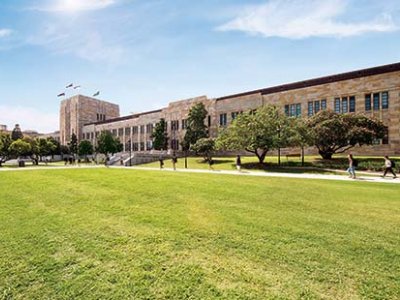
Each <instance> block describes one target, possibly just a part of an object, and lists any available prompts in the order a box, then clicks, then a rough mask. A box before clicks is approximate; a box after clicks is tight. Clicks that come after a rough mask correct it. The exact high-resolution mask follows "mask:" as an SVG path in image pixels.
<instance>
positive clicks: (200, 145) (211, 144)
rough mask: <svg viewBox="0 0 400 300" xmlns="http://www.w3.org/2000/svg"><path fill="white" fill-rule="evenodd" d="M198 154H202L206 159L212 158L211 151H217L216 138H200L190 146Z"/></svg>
mask: <svg viewBox="0 0 400 300" xmlns="http://www.w3.org/2000/svg"><path fill="white" fill-rule="evenodd" d="M190 150H192V151H194V152H195V153H196V154H197V155H202V156H203V157H204V160H208V159H211V153H212V152H213V151H215V140H214V139H211V138H202V139H199V140H198V141H197V142H196V143H195V144H194V145H192V146H191V147H190Z"/></svg>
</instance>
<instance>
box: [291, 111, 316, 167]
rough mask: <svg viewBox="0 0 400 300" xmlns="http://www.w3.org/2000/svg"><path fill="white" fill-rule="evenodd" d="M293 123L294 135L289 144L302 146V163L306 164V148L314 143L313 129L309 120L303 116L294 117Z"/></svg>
mask: <svg viewBox="0 0 400 300" xmlns="http://www.w3.org/2000/svg"><path fill="white" fill-rule="evenodd" d="M292 121H293V124H292V128H293V129H294V130H293V135H292V136H291V138H290V141H289V146H291V147H300V148H301V165H302V166H304V148H305V147H307V146H311V145H312V131H311V130H310V128H309V127H308V126H307V122H306V120H305V119H302V118H294V119H293V120H292Z"/></svg>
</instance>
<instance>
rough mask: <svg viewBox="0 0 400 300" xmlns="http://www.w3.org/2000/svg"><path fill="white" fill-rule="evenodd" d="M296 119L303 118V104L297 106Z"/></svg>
mask: <svg viewBox="0 0 400 300" xmlns="http://www.w3.org/2000/svg"><path fill="white" fill-rule="evenodd" d="M296 117H301V104H300V103H297V104H296Z"/></svg>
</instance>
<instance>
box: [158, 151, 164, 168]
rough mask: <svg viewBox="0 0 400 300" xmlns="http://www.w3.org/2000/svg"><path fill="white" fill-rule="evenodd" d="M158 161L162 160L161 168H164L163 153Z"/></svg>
mask: <svg viewBox="0 0 400 300" xmlns="http://www.w3.org/2000/svg"><path fill="white" fill-rule="evenodd" d="M158 161H159V162H160V170H161V169H163V168H164V158H163V156H162V155H160V157H159V158H158Z"/></svg>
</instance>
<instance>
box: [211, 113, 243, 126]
mask: <svg viewBox="0 0 400 300" xmlns="http://www.w3.org/2000/svg"><path fill="white" fill-rule="evenodd" d="M242 113H243V111H234V112H231V120H232V121H233V120H235V119H236V118H237V117H238V116H239V115H240V114H242ZM209 123H210V122H209ZM227 124H228V114H227V113H223V114H220V115H219V126H223V127H225V126H226V125H227Z"/></svg>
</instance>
